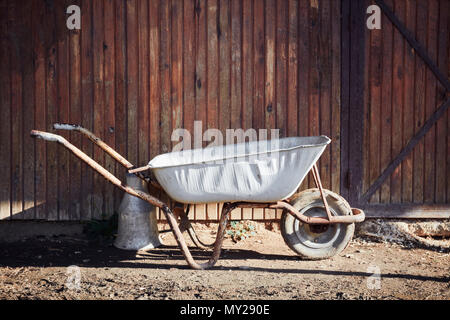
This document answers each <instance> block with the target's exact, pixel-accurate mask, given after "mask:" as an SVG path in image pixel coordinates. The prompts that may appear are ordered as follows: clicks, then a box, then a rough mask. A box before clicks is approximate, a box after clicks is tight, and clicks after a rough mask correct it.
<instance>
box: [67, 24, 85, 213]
mask: <svg viewBox="0 0 450 320" xmlns="http://www.w3.org/2000/svg"><path fill="white" fill-rule="evenodd" d="M69 45H70V48H69V61H70V65H69V86H70V89H69V95H70V97H69V105H70V111H69V113H70V114H69V117H70V118H69V122H70V123H81V114H82V111H81V110H82V109H81V54H80V49H81V42H80V31H72V32H70V36H69ZM69 139H70V140H69V141H71V142H72V144H73V145H75V146H81V139H82V137H81V135H80V134H79V133H77V132H75V133H70V134H69ZM65 152H67V151H65ZM69 166H70V169H69V171H70V183H69V192H70V203H69V219H70V220H80V218H81V206H80V202H81V161H80V160H79V159H77V158H76V157H71V156H69Z"/></svg>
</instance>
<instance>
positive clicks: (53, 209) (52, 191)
mask: <svg viewBox="0 0 450 320" xmlns="http://www.w3.org/2000/svg"><path fill="white" fill-rule="evenodd" d="M45 15H46V19H48V21H49V23H50V26H51V30H52V33H53V34H52V40H53V41H51V43H50V46H49V48H47V51H46V52H47V65H46V75H45V78H46V80H45V81H46V109H47V117H46V121H47V125H46V130H49V131H51V130H52V128H53V124H54V123H55V122H57V112H58V108H57V101H56V99H57V89H58V84H57V81H58V79H57V75H58V70H57V67H58V66H57V63H58V60H57V59H58V54H57V46H56V38H55V37H56V29H57V26H56V10H55V7H53V6H46V8H45ZM46 147H47V220H58V145H57V144H56V143H46Z"/></svg>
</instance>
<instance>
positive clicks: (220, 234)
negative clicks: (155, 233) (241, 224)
mask: <svg viewBox="0 0 450 320" xmlns="http://www.w3.org/2000/svg"><path fill="white" fill-rule="evenodd" d="M236 206H237V204H234V203H228V202H227V203H224V205H223V207H222V214H221V216H220V222H219V229H218V231H217V236H216V241H215V242H214V249H213V253H212V255H211V258H210V259H209V260H208V262H205V263H201V264H199V263H197V262H195V260H194V258H193V257H192V255H191V252H190V251H189V248H188V247H187V245H186V242H185V241H184V238H183V235H182V233H181V230H180V228H179V227H178V224H177V220H176V219H175V216H174V214H173V212H172V211H171V210H170V209H169V207H167V206H165V207H164V208H162V211H163V212H164V215H165V216H166V219H167V222H168V223H169V226H170V228H171V229H172V231H173V234H174V236H175V240H176V241H177V243H178V246H179V247H180V249H181V252H182V253H183V256H184V258H185V259H186V261H187V263H188V264H189V266H190V267H191V268H193V269H197V270H201V269H209V268H211V267H212V266H214V265H215V264H216V262H217V260H219V257H220V252H221V250H222V243H223V238H224V236H225V229H226V227H227V223H228V216H229V214H230V212H231V211H232V210H233V209H234V208H235V207H236Z"/></svg>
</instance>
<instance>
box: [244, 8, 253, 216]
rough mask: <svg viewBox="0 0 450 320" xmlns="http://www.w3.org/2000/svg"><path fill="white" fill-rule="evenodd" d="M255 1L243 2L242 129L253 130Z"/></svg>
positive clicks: (248, 212) (247, 211)
mask: <svg viewBox="0 0 450 320" xmlns="http://www.w3.org/2000/svg"><path fill="white" fill-rule="evenodd" d="M253 18H254V17H253V1H252V0H244V1H243V2H242V128H243V129H244V131H245V130H248V129H252V128H253V90H254V85H253ZM252 215H253V212H252V208H242V219H251V218H252Z"/></svg>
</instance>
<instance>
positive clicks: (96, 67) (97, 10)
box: [92, 0, 106, 219]
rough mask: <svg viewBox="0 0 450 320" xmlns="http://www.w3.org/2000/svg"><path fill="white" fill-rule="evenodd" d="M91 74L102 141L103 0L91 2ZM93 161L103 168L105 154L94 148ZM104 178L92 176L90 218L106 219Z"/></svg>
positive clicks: (95, 121) (95, 127)
mask: <svg viewBox="0 0 450 320" xmlns="http://www.w3.org/2000/svg"><path fill="white" fill-rule="evenodd" d="M92 14H93V25H92V27H93V32H94V35H93V37H94V38H93V74H94V105H93V130H94V131H93V132H94V134H95V135H96V136H98V137H101V139H104V137H105V134H104V128H105V124H104V118H105V87H104V84H105V83H104V53H103V51H104V16H103V14H104V11H103V0H97V1H93V13H92ZM94 160H95V161H96V162H97V163H98V164H100V165H101V166H104V161H105V153H104V152H103V150H101V149H100V148H97V147H94ZM103 194H104V178H103V177H102V176H100V175H99V174H98V173H97V172H95V173H94V175H93V194H92V217H93V218H94V219H101V218H106V216H105V214H106V213H105V212H104V206H103Z"/></svg>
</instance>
